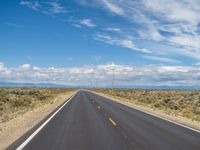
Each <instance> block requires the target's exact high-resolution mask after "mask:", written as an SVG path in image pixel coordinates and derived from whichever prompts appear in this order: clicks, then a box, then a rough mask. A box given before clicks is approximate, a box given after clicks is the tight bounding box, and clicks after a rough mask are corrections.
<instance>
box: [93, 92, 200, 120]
mask: <svg viewBox="0 0 200 150" xmlns="http://www.w3.org/2000/svg"><path fill="white" fill-rule="evenodd" d="M92 90H94V91H96V92H100V93H103V94H106V95H111V96H114V97H116V98H121V99H122V100H123V101H126V102H128V103H133V104H139V105H142V106H145V107H150V108H152V109H154V110H161V111H162V112H164V113H165V114H167V115H173V116H181V117H185V118H188V119H191V120H193V121H200V91H195V90H134V89H114V90H112V89H92Z"/></svg>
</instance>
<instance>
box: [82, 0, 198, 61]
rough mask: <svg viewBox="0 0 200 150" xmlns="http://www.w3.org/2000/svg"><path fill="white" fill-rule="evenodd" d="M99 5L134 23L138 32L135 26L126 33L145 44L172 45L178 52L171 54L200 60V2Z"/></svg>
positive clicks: (144, 0) (160, 0)
mask: <svg viewBox="0 0 200 150" xmlns="http://www.w3.org/2000/svg"><path fill="white" fill-rule="evenodd" d="M95 2H96V6H97V7H98V6H100V7H101V8H106V10H107V12H109V13H112V14H113V13H114V14H115V15H118V16H119V17H123V18H125V19H126V20H127V21H129V23H132V24H133V27H134V30H133V27H132V28H131V27H128V28H126V31H129V33H133V34H134V35H136V34H137V35H138V36H139V37H138V38H140V41H142V40H143V43H145V41H153V42H155V43H154V45H155V46H156V42H157V43H158V44H163V45H170V46H172V47H174V48H175V49H176V51H174V52H173V51H170V52H171V53H175V54H179V55H184V56H187V57H192V58H194V59H199V57H198V56H200V52H199V49H200V44H199V43H200V32H199V31H200V25H199V24H200V15H199V14H200V1H198V0H190V1H185V0H182V1H181V0H151V1H150V0H141V1H133V0H125V1H116V0H109V1H108V0H103V1H97V0H95ZM85 3H86V2H85ZM102 6H103V7H102ZM124 34H127V33H124ZM135 44H137V43H136V42H135ZM144 48H145V47H144ZM160 51H162V52H164V51H165V50H162V49H161V50H160ZM165 52H166V53H168V52H169V51H165Z"/></svg>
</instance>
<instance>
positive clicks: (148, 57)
mask: <svg viewBox="0 0 200 150" xmlns="http://www.w3.org/2000/svg"><path fill="white" fill-rule="evenodd" d="M143 58H147V59H151V60H156V61H162V62H170V63H179V61H178V60H175V59H171V58H166V57H160V56H147V55H145V56H143Z"/></svg>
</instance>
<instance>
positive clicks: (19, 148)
mask: <svg viewBox="0 0 200 150" xmlns="http://www.w3.org/2000/svg"><path fill="white" fill-rule="evenodd" d="M78 91H79V90H78ZM78 91H77V92H78ZM77 92H75V93H74V94H73V95H72V96H71V98H69V99H68V100H67V101H66V102H65V103H64V104H63V105H62V106H60V108H59V109H58V110H57V111H56V112H54V113H53V114H52V115H51V116H50V117H49V118H48V119H47V120H46V121H45V122H44V123H43V124H42V125H41V126H40V127H39V128H37V130H35V131H34V132H33V133H32V134H31V135H30V136H29V137H28V138H27V139H26V140H25V141H24V142H23V143H22V144H21V145H20V146H19V147H17V149H16V150H22V149H23V148H24V147H25V146H26V145H27V144H28V143H29V142H30V141H31V140H32V139H33V138H34V137H35V136H36V135H37V134H38V132H40V131H41V130H42V128H44V126H45V125H46V124H47V123H48V122H49V121H50V120H51V119H52V118H53V117H54V116H55V115H56V114H57V113H58V112H59V111H60V110H61V109H62V108H63V107H64V106H65V105H66V104H67V103H68V102H69V101H70V100H71V99H72V98H73V97H74V96H75V95H76V93H77Z"/></svg>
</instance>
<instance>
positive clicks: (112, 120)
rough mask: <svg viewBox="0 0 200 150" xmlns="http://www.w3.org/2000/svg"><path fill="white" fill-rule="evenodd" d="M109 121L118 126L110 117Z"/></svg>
mask: <svg viewBox="0 0 200 150" xmlns="http://www.w3.org/2000/svg"><path fill="white" fill-rule="evenodd" d="M108 119H109V121H110V122H111V123H112V125H113V126H117V123H116V122H115V121H114V120H113V119H112V118H110V117H108Z"/></svg>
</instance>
